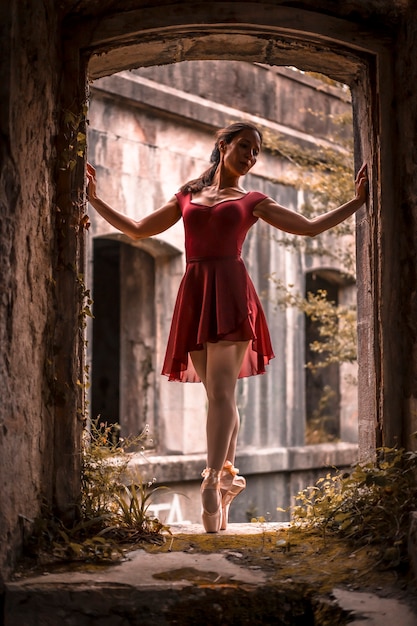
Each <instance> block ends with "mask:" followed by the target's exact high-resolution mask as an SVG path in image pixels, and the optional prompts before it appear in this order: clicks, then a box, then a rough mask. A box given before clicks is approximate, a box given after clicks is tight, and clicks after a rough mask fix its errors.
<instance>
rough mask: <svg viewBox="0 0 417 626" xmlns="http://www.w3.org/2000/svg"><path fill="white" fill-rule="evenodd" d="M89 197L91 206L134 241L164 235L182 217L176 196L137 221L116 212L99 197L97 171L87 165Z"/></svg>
mask: <svg viewBox="0 0 417 626" xmlns="http://www.w3.org/2000/svg"><path fill="white" fill-rule="evenodd" d="M87 180H88V187H87V196H88V201H89V202H90V204H91V205H92V206H93V207H94V208H95V210H96V211H97V212H98V213H99V214H100V215H101V217H103V218H104V219H105V220H106V221H107V222H109V224H111V225H112V226H114V228H117V230H120V231H122V233H125V235H127V236H128V237H131V238H132V239H144V238H145V237H151V236H152V235H157V234H158V233H162V232H163V231H164V230H167V229H168V228H170V227H171V226H173V225H174V224H175V223H176V222H178V220H179V219H180V217H181V210H180V207H179V205H178V201H177V199H176V197H175V196H173V197H172V198H171V200H169V201H168V202H167V203H166V204H164V205H163V206H162V207H161V208H160V209H158V210H157V211H155V212H154V213H151V214H150V215H147V216H146V217H144V218H143V219H141V220H139V221H135V220H133V219H131V218H130V217H127V216H126V215H123V214H122V213H119V212H118V211H115V210H114V209H112V208H111V206H109V205H108V204H106V203H105V202H104V201H103V200H101V199H100V198H99V197H98V196H97V181H96V171H95V169H94V167H93V166H92V165H90V163H87Z"/></svg>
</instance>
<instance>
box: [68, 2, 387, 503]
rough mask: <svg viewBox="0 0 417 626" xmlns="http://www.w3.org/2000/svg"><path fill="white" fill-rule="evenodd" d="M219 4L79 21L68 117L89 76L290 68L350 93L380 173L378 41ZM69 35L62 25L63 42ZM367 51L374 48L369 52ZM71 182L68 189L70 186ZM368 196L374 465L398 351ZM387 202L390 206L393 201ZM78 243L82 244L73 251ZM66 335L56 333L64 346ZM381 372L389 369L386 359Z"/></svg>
mask: <svg viewBox="0 0 417 626" xmlns="http://www.w3.org/2000/svg"><path fill="white" fill-rule="evenodd" d="M215 4H216V8H215V11H214V10H213V3H208V2H207V3H206V2H202V3H199V4H197V5H193V6H191V5H170V6H167V7H164V10H163V11H162V10H161V8H160V7H159V8H158V7H155V8H148V9H138V10H135V11H128V12H125V13H118V14H113V15H111V16H107V17H103V18H102V19H94V20H85V21H84V22H83V21H82V20H81V21H80V20H77V39H78V45H79V56H78V57H77V58H75V57H72V58H71V59H68V60H69V62H70V64H69V65H68V74H69V75H71V74H72V77H73V78H74V77H76V78H77V80H73V81H72V83H71V84H72V87H73V91H71V89H66V90H65V91H64V92H63V101H64V108H68V109H71V108H74V106H76V107H77V111H76V113H77V115H78V114H79V113H80V111H81V109H82V106H83V102H84V101H85V100H84V98H85V91H84V85H85V82H84V79H85V77H86V76H87V75H88V76H89V78H90V79H94V78H96V77H99V76H104V75H107V74H111V73H114V72H116V71H120V70H122V69H129V68H133V67H139V66H152V65H155V64H167V63H173V62H177V61H180V60H181V61H184V60H191V59H201V60H205V59H214V58H215V59H234V60H239V61H250V62H259V63H266V64H272V65H295V66H297V67H299V68H301V69H305V70H313V71H319V72H321V73H324V74H327V75H329V76H330V77H332V78H334V79H336V80H339V81H342V82H345V83H347V84H349V85H350V87H351V90H352V95H353V106H354V124H355V138H356V145H355V159H356V165H357V166H358V165H359V164H360V162H361V161H362V160H366V161H367V162H368V163H369V164H370V170H371V172H370V173H371V179H372V175H373V174H374V173H375V172H376V171H380V169H381V168H382V166H383V162H384V158H387V154H388V151H389V141H385V142H384V145H383V146H382V148H381V145H380V142H379V137H378V136H377V129H379V128H380V127H381V125H382V120H381V119H380V117H379V111H384V110H385V109H386V108H387V107H384V106H382V105H381V102H380V101H379V102H377V100H376V97H377V96H376V93H377V91H378V89H377V86H378V85H379V84H380V83H381V81H384V79H386V78H387V77H388V75H389V72H390V62H389V57H388V54H387V53H386V51H385V48H384V45H383V43H382V42H381V41H379V40H378V39H377V38H375V36H373V37H372V39H368V38H367V37H366V35H367V33H366V31H364V30H362V29H361V28H360V27H359V26H358V25H355V24H353V23H352V22H347V21H344V20H340V19H336V18H331V17H327V16H324V15H322V14H321V15H318V14H315V13H314V12H309V11H301V10H296V9H290V8H284V7H273V6H271V5H270V4H268V3H262V2H261V3H257V4H254V3H239V4H236V3H230V2H216V3H215ZM72 27H73V25H72V24H71V23H70V22H68V23H67V32H70V30H71V29H72ZM367 41H370V42H371V43H369V45H367V44H366V42H367ZM386 82H387V84H388V81H386ZM379 97H380V98H385V99H386V101H389V98H390V93H389V92H387V91H385V92H384V94H383V95H380V96H379ZM74 102H75V103H76V104H75V105H74ZM381 115H382V114H381ZM83 176H84V172H83V164H82V163H78V165H77V167H76V168H75V172H73V173H71V174H69V173H68V172H66V173H62V174H61V177H60V182H59V185H58V187H59V189H60V190H65V189H68V185H69V184H70V185H74V184H75V185H76V186H77V187H78V188H82V185H83ZM69 177H71V179H72V180H71V183H69V182H68V178H69ZM385 182H386V188H387V189H388V190H389V189H390V181H389V180H388V179H386V180H385ZM371 189H372V191H373V195H372V200H371V203H370V204H371V206H370V207H369V212H368V213H367V212H366V211H365V209H362V210H361V212H360V213H359V214H358V227H357V241H358V285H359V289H358V300H359V327H358V329H359V362H360V373H359V414H360V416H361V418H360V420H361V422H360V426H359V442H360V456H361V458H363V459H365V458H369V457H372V456H373V455H374V453H375V447H376V445H378V444H380V443H381V442H382V435H381V433H382V430H381V424H382V423H383V416H384V414H385V413H386V412H387V411H388V410H389V409H391V408H393V407H395V405H397V404H398V394H397V395H395V392H393V393H392V394H391V396H390V397H389V396H387V395H385V396H384V399H383V401H382V393H381V392H380V389H381V386H382V382H383V367H382V362H381V354H382V353H383V352H384V351H385V355H386V356H387V357H390V356H393V357H394V359H393V360H395V354H394V355H390V354H389V353H390V352H393V351H395V348H393V346H392V345H387V344H386V342H385V343H384V336H383V333H382V328H383V320H381V318H380V316H379V315H378V314H377V311H376V309H375V305H374V303H375V302H377V301H379V300H380V299H381V294H382V292H383V291H384V289H386V288H387V286H386V285H385V284H384V280H385V279H384V267H383V260H382V258H381V254H380V252H379V246H380V244H379V242H380V228H381V225H380V222H379V221H378V220H376V219H375V218H374V216H375V215H376V213H377V211H376V210H375V209H374V201H380V200H381V196H380V195H379V196H378V195H377V193H379V194H381V186H379V187H378V192H377V190H376V189H374V188H373V187H372V186H371ZM385 201H386V202H389V201H390V197H389V191H387V193H386V196H385ZM67 202H68V201H67ZM71 211H72V206H68V212H69V213H70V212H71ZM81 240H82V237H80V238H79V242H80V241H81ZM74 252H75V251H74V250H71V249H70V248H68V249H67V253H68V256H69V257H71V256H72V257H73V256H74ZM80 258H82V254H80ZM60 278H61V284H60V285H58V287H59V288H61V291H62V293H64V292H65V284H64V283H65V277H64V278H62V277H60ZM67 286H68V285H67ZM63 334H64V333H62V332H61V337H62V340H63V341H65V338H64V337H63ZM72 347H73V346H72ZM386 362H388V363H389V359H388V361H386ZM388 369H389V367H388ZM386 373H387V367H385V374H386ZM74 398H75V397H74ZM75 402H77V399H76V398H75ZM77 431H78V434H79V425H75V426H74V427H73V432H74V435H75V439H77ZM392 434H394V435H395V433H392ZM386 435H387V438H386V441H387V440H389V438H390V436H391V435H390V432H389V427H388V428H387V429H386ZM65 436H66V437H67V433H65ZM57 437H58V439H57V440H56V454H57V455H58V456H57V457H56V462H57V464H58V465H62V461H61V458H62V457H61V455H60V449H61V447H62V445H63V442H60V441H59V437H60V435H59V433H58V435H57ZM66 441H68V439H66ZM60 444H61V445H60ZM62 469H63V470H64V469H68V468H62ZM70 480H71V479H70ZM61 493H62V490H61Z"/></svg>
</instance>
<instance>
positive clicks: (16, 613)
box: [4, 523, 417, 626]
mask: <svg viewBox="0 0 417 626" xmlns="http://www.w3.org/2000/svg"><path fill="white" fill-rule="evenodd" d="M286 527H287V525H285V524H273V523H268V524H265V523H264V524H231V525H229V527H228V529H227V530H226V531H224V532H222V533H220V534H218V535H207V534H205V533H204V532H203V529H202V526H200V525H198V524H196V525H187V526H172V527H171V532H172V535H171V536H168V537H167V541H166V543H165V545H164V548H163V549H160V548H158V547H154V548H152V549H151V551H149V549H143V548H139V549H134V550H132V551H130V552H129V553H128V554H127V555H126V558H125V559H124V560H123V561H122V562H119V563H117V564H115V565H104V566H103V565H94V564H90V565H88V564H83V565H82V566H77V567H73V566H70V565H69V564H66V565H62V566H61V567H58V568H46V569H45V571H41V572H36V573H34V572H32V573H31V574H30V575H27V574H21V575H20V577H18V578H16V579H15V580H13V581H10V582H9V583H8V584H7V589H6V593H5V603H4V626H93V625H94V626H95V625H98V624H100V626H128V625H133V626H136V625H141V626H148V625H149V626H151V625H152V626H158V625H168V624H178V625H181V626H184V625H192V624H196V625H197V624H212V625H221V626H228V625H229V624H230V625H232V624H233V625H239V624H250V625H251V626H254V625H257V624H262V625H268V624H276V625H278V626H280V625H282V626H287V625H296V626H301V625H302V626H309V625H310V624H311V625H312V626H313V625H314V626H339V625H341V624H347V623H349V624H353V625H354V626H393V625H395V626H416V624H417V614H416V613H414V611H415V603H414V602H412V601H411V600H412V599H413V596H412V593H413V588H412V590H411V594H410V590H409V589H408V591H407V592H405V591H404V586H401V585H400V586H398V588H397V587H396V585H395V580H394V578H393V579H392V582H391V583H390V584H389V589H388V586H387V585H386V582H385V581H386V580H388V579H387V578H381V580H380V581H379V582H378V580H379V579H377V583H375V581H373V582H372V585H371V584H370V585H369V588H368V585H367V584H365V582H364V579H363V577H362V578H361V584H360V585H357V584H355V578H354V576H353V575H352V576H350V575H349V576H348V580H350V581H351V582H350V583H349V582H348V583H346V580H345V581H344V582H342V584H340V580H339V579H338V578H337V576H335V584H334V587H332V588H331V589H329V588H327V589H326V588H325V586H324V587H323V585H321V587H320V588H319V587H317V588H316V589H315V588H314V585H312V584H311V581H310V578H311V576H310V575H309V574H310V573H309V569H310V570H313V569H315V568H316V569H317V570H319V569H323V571H325V570H326V567H327V566H326V562H325V553H322V554H321V555H319V560H318V561H317V559H315V560H312V561H311V568H309V567H307V570H303V571H306V572H307V573H306V574H303V576H301V578H300V577H297V576H296V575H290V576H289V575H288V572H287V573H284V574H283V577H282V579H277V577H276V562H273V559H272V557H271V556H269V555H270V554H274V555H275V556H274V558H276V557H277V556H278V558H280V559H282V560H285V559H286V558H287V557H286V556H285V550H282V549H281V548H284V547H285V542H286V539H285V532H286ZM280 537H281V538H280ZM267 544H268V545H271V546H272V549H273V552H271V551H270V552H268V551H267V549H266V546H267ZM248 546H252V547H251V548H249V547H248ZM248 550H250V554H249V556H248ZM293 552H296V550H293ZM315 552H316V554H317V553H318V550H315ZM300 554H301V558H302V553H299V554H298V556H297V555H295V556H291V557H290V558H291V559H299V558H300ZM309 554H311V555H312V554H313V552H311V551H310V553H309ZM350 556H352V555H350ZM249 557H250V558H249ZM306 558H310V557H308V556H306ZM332 558H333V557H332ZM296 563H298V564H299V561H296ZM320 564H321V565H320ZM304 565H306V563H304ZM307 565H308V564H307ZM329 567H330V557H329ZM348 567H351V563H350V562H349V563H346V566H345V573H346V568H348ZM297 569H299V570H300V569H301V568H300V567H298V568H297ZM295 571H296V570H295ZM355 571H357V570H355V569H352V572H355ZM311 573H314V572H311ZM303 577H304V578H305V579H307V578H309V582H308V584H307V583H305V581H304V580H303ZM369 578H370V577H369ZM366 579H367V578H366ZM366 579H365V580H366ZM370 583H371V581H370ZM323 589H324V591H323ZM416 590H417V588H416Z"/></svg>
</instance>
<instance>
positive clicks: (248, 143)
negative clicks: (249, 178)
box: [220, 128, 261, 176]
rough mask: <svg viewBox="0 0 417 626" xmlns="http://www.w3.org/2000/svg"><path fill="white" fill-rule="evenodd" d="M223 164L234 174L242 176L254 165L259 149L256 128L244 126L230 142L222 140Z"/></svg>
mask: <svg viewBox="0 0 417 626" xmlns="http://www.w3.org/2000/svg"><path fill="white" fill-rule="evenodd" d="M220 148H221V150H222V151H223V152H222V154H223V166H224V167H225V168H227V169H228V170H230V171H231V173H233V174H234V175H237V176H244V175H245V174H247V173H248V172H249V170H250V169H251V168H252V167H253V166H254V165H255V163H256V159H257V157H258V154H259V152H260V150H261V138H260V136H259V133H257V132H256V130H253V129H251V128H245V129H244V130H241V131H240V132H239V133H238V134H237V135H235V136H234V137H233V139H232V141H231V142H230V143H226V142H222V143H221V144H220Z"/></svg>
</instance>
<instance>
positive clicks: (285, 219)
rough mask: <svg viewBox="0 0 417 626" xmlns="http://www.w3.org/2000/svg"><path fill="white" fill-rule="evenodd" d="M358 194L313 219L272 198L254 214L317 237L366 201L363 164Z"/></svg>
mask: <svg viewBox="0 0 417 626" xmlns="http://www.w3.org/2000/svg"><path fill="white" fill-rule="evenodd" d="M355 190H356V195H355V197H354V198H353V199H352V200H349V202H346V203H345V204H342V205H341V206H339V207H337V209H333V210H332V211H329V212H328V213H324V214H323V215H318V216H317V217H314V218H312V219H308V218H306V217H304V216H303V215H300V214H299V213H294V211H290V210H289V209H286V208H284V207H282V206H280V205H279V204H277V203H276V202H275V201H274V200H272V199H271V198H267V199H265V200H263V201H262V202H260V203H259V204H258V205H257V206H256V209H255V211H254V212H253V214H254V215H255V216H256V217H260V218H261V219H263V220H264V221H265V222H267V223H268V224H271V226H275V228H279V229H280V230H283V231H285V232H287V233H292V234H293V235H306V236H308V237H315V235H319V234H320V233H322V232H324V231H325V230H328V229H329V228H332V227H333V226H337V224H340V222H343V220H345V219H346V218H348V217H350V216H351V215H352V214H353V213H355V211H357V210H358V209H360V207H361V206H362V205H363V204H364V203H365V202H366V198H367V194H368V176H367V166H366V164H364V165H362V167H361V169H360V170H359V172H358V175H357V177H356V180H355Z"/></svg>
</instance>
